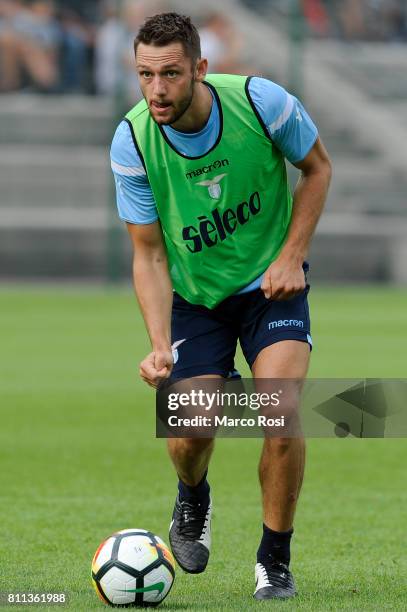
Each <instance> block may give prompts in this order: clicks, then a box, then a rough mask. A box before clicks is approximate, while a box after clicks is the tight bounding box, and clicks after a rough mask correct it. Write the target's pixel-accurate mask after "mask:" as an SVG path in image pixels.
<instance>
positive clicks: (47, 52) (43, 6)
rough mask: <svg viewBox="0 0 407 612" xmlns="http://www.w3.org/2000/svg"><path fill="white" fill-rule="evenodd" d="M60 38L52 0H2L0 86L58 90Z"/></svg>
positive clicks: (0, 13)
mask: <svg viewBox="0 0 407 612" xmlns="http://www.w3.org/2000/svg"><path fill="white" fill-rule="evenodd" d="M60 41H61V29H60V26H59V25H58V23H57V21H56V19H55V5H54V2H53V1H52V0H32V1H31V2H21V1H19V0H14V1H11V0H0V64H1V71H0V89H1V90H2V91H10V90H15V89H19V88H21V87H22V86H24V85H34V86H36V87H37V88H39V89H40V90H42V91H44V92H48V91H53V90H55V88H56V86H57V83H58V48H59V44H60Z"/></svg>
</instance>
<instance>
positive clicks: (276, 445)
mask: <svg viewBox="0 0 407 612" xmlns="http://www.w3.org/2000/svg"><path fill="white" fill-rule="evenodd" d="M264 444H265V449H266V451H267V452H269V453H270V454H272V455H277V456H281V455H285V454H287V453H288V452H289V451H290V450H292V449H297V450H298V448H305V440H304V438H278V437H275V438H274V437H270V438H265V440H264Z"/></svg>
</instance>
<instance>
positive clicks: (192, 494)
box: [178, 470, 210, 506]
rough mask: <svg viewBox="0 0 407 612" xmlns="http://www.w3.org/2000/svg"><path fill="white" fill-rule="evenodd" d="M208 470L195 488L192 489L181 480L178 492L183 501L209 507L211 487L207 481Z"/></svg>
mask: <svg viewBox="0 0 407 612" xmlns="http://www.w3.org/2000/svg"><path fill="white" fill-rule="evenodd" d="M207 473H208V470H206V472H205V474H204V475H203V477H202V479H201V480H200V481H199V482H198V484H197V485H196V486H195V487H191V486H189V485H187V484H185V482H182V480H181V479H179V480H178V491H179V496H180V499H181V501H192V502H195V503H198V504H202V505H204V506H209V491H210V486H209V483H208V481H207V480H206V476H207Z"/></svg>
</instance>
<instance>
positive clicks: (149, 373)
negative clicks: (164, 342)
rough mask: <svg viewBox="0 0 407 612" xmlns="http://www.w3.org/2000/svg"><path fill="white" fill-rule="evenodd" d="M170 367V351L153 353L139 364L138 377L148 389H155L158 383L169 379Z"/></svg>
mask: <svg viewBox="0 0 407 612" xmlns="http://www.w3.org/2000/svg"><path fill="white" fill-rule="evenodd" d="M172 366H173V358H172V352H171V351H170V350H164V351H153V352H152V353H150V354H149V355H147V357H146V358H145V359H143V361H142V362H141V363H140V376H141V378H142V379H143V380H144V382H146V383H147V384H148V385H150V387H154V388H155V389H156V388H157V387H158V385H159V384H160V382H162V381H163V380H165V379H166V378H169V377H170V374H171V371H172Z"/></svg>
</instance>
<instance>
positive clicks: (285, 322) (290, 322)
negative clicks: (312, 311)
mask: <svg viewBox="0 0 407 612" xmlns="http://www.w3.org/2000/svg"><path fill="white" fill-rule="evenodd" d="M277 327H304V321H299V320H298V319H280V320H279V321H270V323H269V329H276V328H277Z"/></svg>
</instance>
